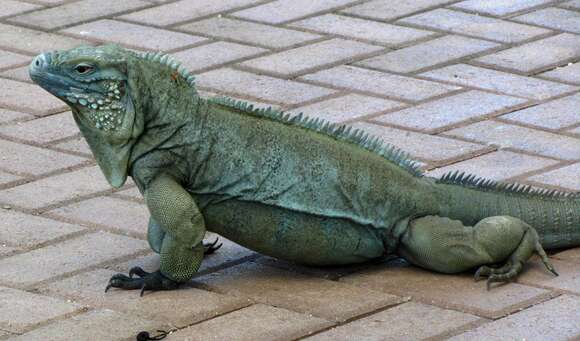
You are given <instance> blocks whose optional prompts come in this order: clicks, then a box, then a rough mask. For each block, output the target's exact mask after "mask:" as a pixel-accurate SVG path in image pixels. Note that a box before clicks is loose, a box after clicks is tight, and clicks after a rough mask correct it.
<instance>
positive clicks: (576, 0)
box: [560, 0, 580, 9]
mask: <svg viewBox="0 0 580 341" xmlns="http://www.w3.org/2000/svg"><path fill="white" fill-rule="evenodd" d="M560 7H564V8H571V9H580V0H572V1H568V2H565V3H563V4H560Z"/></svg>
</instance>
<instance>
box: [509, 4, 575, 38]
mask: <svg viewBox="0 0 580 341" xmlns="http://www.w3.org/2000/svg"><path fill="white" fill-rule="evenodd" d="M512 19H513V20H516V21H520V22H524V23H528V24H535V25H539V26H544V27H547V28H552V29H557V30H562V31H569V32H572V33H580V12H577V11H569V10H565V9H561V8H546V9H541V10H539V11H535V12H531V13H528V14H524V15H520V16H517V17H514V18H512Z"/></svg>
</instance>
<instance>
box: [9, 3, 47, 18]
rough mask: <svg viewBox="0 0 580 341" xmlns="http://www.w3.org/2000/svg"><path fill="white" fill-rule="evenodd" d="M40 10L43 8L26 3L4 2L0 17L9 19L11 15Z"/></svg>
mask: <svg viewBox="0 0 580 341" xmlns="http://www.w3.org/2000/svg"><path fill="white" fill-rule="evenodd" d="M38 8H42V6H39V5H34V4H29V3H26V2H20V1H16V0H3V1H2V13H0V17H8V16H11V15H16V14H19V13H22V12H26V11H31V10H34V9H38Z"/></svg>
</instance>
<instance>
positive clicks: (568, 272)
mask: <svg viewBox="0 0 580 341" xmlns="http://www.w3.org/2000/svg"><path fill="white" fill-rule="evenodd" d="M551 262H552V264H553V265H554V267H555V268H556V270H557V271H558V274H559V276H554V275H553V274H552V273H551V272H549V271H548V270H546V267H545V266H544V264H543V263H542V262H541V261H540V260H539V259H538V258H537V257H534V259H533V261H530V262H528V263H526V268H525V270H524V272H523V273H522V274H521V275H520V276H518V279H517V282H518V283H522V284H526V285H531V286H537V287H542V288H547V289H554V290H564V291H568V292H570V293H573V294H576V295H578V294H580V281H578V279H579V278H580V277H579V275H578V264H575V263H573V262H568V261H562V260H557V259H556V260H555V259H552V260H551ZM578 331H579V332H580V329H579V330H578Z"/></svg>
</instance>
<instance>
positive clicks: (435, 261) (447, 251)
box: [399, 216, 556, 288]
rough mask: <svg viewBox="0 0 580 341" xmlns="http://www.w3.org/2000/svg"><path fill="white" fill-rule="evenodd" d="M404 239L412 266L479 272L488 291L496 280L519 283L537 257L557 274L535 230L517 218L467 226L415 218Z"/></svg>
mask: <svg viewBox="0 0 580 341" xmlns="http://www.w3.org/2000/svg"><path fill="white" fill-rule="evenodd" d="M400 241H401V244H400V246H399V253H400V254H401V255H402V256H403V257H405V258H406V259H407V260H408V261H410V262H411V263H413V264H415V265H418V266H421V267H424V268H427V269H430V270H435V271H438V272H443V273H457V272H462V271H466V270H470V269H474V268H478V270H477V272H476V275H475V279H476V280H478V279H481V278H482V277H487V285H488V288H489V285H490V284H491V283H493V282H507V281H510V280H513V279H515V278H516V277H517V275H518V274H519V273H520V272H521V271H522V269H523V264H524V263H525V262H526V261H527V260H528V259H529V258H530V257H531V256H532V255H533V254H534V253H537V254H539V255H540V257H541V258H542V261H543V262H544V264H545V265H546V267H547V268H548V270H550V271H551V272H553V273H554V274H556V271H555V270H554V267H553V266H552V265H551V264H550V261H549V260H548V257H547V256H546V253H545V252H544V250H543V249H542V246H541V245H540V242H539V237H538V234H537V232H536V230H534V228H532V227H531V226H530V225H528V224H526V223H525V222H524V221H522V220H520V219H517V218H514V217H508V216H496V217H489V218H485V219H483V220H481V221H479V222H478V223H477V224H475V226H464V225H463V224H462V223H461V222H460V221H457V220H451V219H449V218H443V217H438V216H427V217H423V218H419V219H415V220H412V221H411V222H410V223H409V226H408V228H407V230H406V231H405V232H404V233H403V234H402V236H401V240H400ZM498 264H499V265H500V267H498V268H493V267H491V266H494V265H498Z"/></svg>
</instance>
